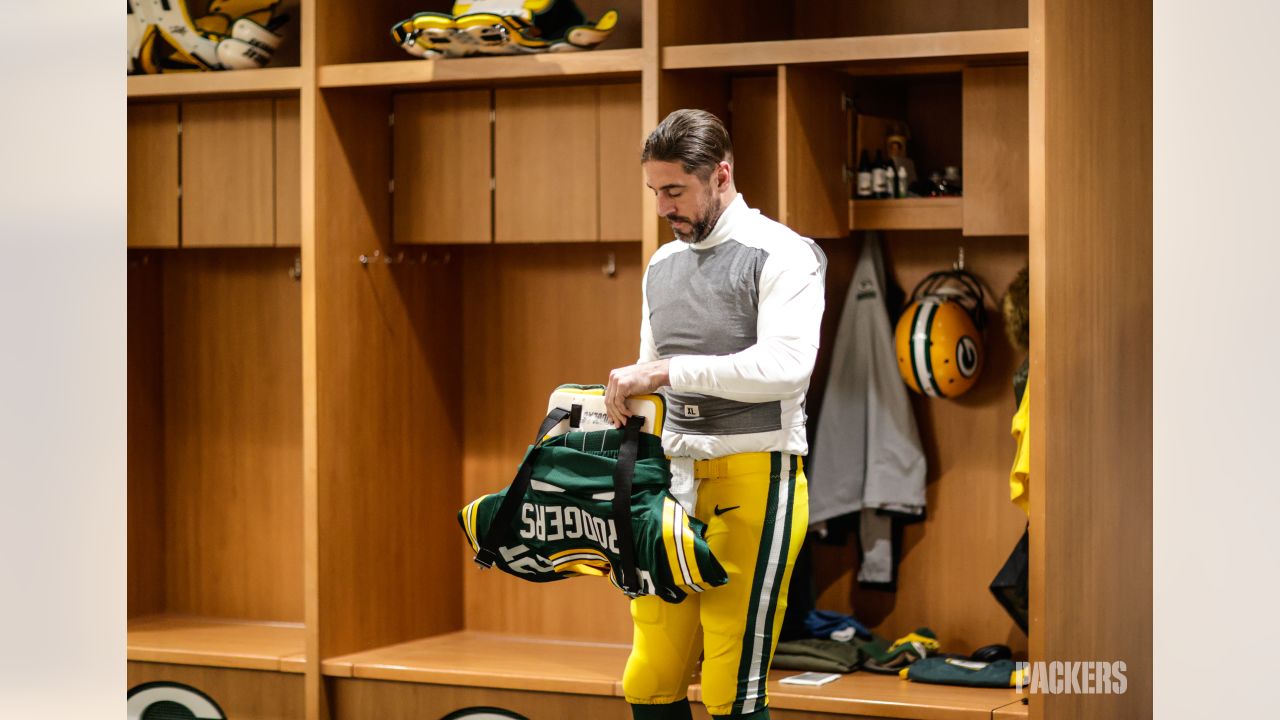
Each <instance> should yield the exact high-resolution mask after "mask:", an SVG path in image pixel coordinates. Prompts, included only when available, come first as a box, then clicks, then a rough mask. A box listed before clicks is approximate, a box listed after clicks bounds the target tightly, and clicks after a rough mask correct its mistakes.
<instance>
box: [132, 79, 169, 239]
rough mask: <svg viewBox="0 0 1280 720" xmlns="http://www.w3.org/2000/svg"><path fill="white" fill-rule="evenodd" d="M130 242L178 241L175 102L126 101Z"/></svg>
mask: <svg viewBox="0 0 1280 720" xmlns="http://www.w3.org/2000/svg"><path fill="white" fill-rule="evenodd" d="M128 125H129V135H128V151H127V152H128V155H127V157H128V163H129V165H128V170H127V173H128V180H127V184H126V188H127V192H128V195H129V197H128V201H127V203H128V204H127V208H128V210H127V213H128V220H127V223H128V245H129V247H148V248H160V247H170V248H176V247H178V106H177V104H175V103H164V104H156V105H150V104H148V105H130V106H129V116H128Z"/></svg>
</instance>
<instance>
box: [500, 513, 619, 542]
mask: <svg viewBox="0 0 1280 720" xmlns="http://www.w3.org/2000/svg"><path fill="white" fill-rule="evenodd" d="M520 518H521V519H522V520H523V522H524V526H523V527H522V528H521V529H520V537H522V538H525V539H535V538H536V539H538V540H542V541H544V542H558V541H560V540H576V539H578V538H585V539H587V540H590V541H591V542H593V543H595V544H596V546H597V547H599V548H601V549H603V550H608V551H609V552H611V553H617V552H618V527H617V526H616V525H614V523H613V518H607V519H606V518H599V517H596V516H595V515H592V514H590V513H588V512H586V511H584V510H582V509H580V508H578V507H576V506H573V505H535V504H533V503H528V502H527V503H525V504H524V505H523V506H522V507H521V509H520Z"/></svg>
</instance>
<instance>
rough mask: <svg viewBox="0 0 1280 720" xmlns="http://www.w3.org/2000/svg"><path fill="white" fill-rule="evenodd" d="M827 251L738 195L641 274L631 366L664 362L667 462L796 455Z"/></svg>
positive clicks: (800, 449) (801, 443) (803, 449)
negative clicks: (703, 230)
mask: <svg viewBox="0 0 1280 720" xmlns="http://www.w3.org/2000/svg"><path fill="white" fill-rule="evenodd" d="M825 272H826V257H825V256H824V255H823V254H822V250H821V249H819V248H818V246H817V245H816V244H815V243H814V242H813V241H812V240H810V239H808V238H805V237H802V236H800V235H798V234H796V233H795V232H793V231H792V230H790V229H789V228H787V227H786V226H784V225H781V224H779V223H777V222H774V221H773V220H770V219H769V218H767V217H765V216H763V215H761V214H760V212H759V211H758V210H754V209H752V208H750V207H747V203H746V201H745V200H743V198H742V195H738V196H737V197H736V198H734V200H733V202H731V203H730V204H729V206H728V207H727V208H725V210H724V212H723V213H722V214H721V215H720V219H719V220H718V221H717V222H716V225H715V227H714V228H713V229H712V231H711V233H710V234H709V235H708V236H707V237H706V238H705V239H703V240H702V241H700V242H697V243H693V244H690V243H685V242H681V241H676V242H669V243H667V244H665V245H663V246H662V247H660V248H658V251H657V252H655V253H654V254H653V257H652V258H650V260H649V266H648V268H647V269H646V270H645V277H644V287H643V290H644V302H643V317H642V321H641V328H640V362H649V361H652V360H658V359H661V358H671V369H670V376H671V384H670V387H668V388H664V390H663V393H664V395H665V396H666V398H667V419H666V423H665V427H664V430H663V434H662V445H663V447H664V448H665V449H666V451H667V453H668V454H669V455H671V456H672V457H692V458H697V459H706V458H714V457H723V456H725V455H732V454H735V453H740V452H760V451H781V452H787V453H794V454H796V455H804V454H806V453H807V452H808V441H807V439H806V437H805V412H804V397H805V392H806V391H807V390H808V388H809V377H810V375H811V374H812V373H813V364H814V360H815V359H816V357H817V354H818V332H819V326H820V324H821V321H822V311H823V307H824V298H823V283H824V280H825Z"/></svg>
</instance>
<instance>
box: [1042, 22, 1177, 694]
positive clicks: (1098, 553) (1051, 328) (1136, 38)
mask: <svg viewBox="0 0 1280 720" xmlns="http://www.w3.org/2000/svg"><path fill="white" fill-rule="evenodd" d="M1029 5H1030V12H1031V31H1032V36H1033V41H1032V43H1033V44H1032V47H1033V52H1032V55H1031V63H1030V66H1029V82H1028V87H1029V93H1030V95H1029V97H1030V122H1029V128H1030V142H1029V147H1030V164H1031V178H1032V179H1031V191H1030V205H1031V220H1030V225H1031V237H1030V246H1031V253H1030V255H1031V284H1030V287H1031V293H1030V295H1031V327H1032V328H1033V331H1032V333H1031V373H1032V378H1033V380H1032V383H1031V385H1030V387H1029V389H1028V392H1030V393H1031V430H1030V432H1031V436H1032V438H1042V439H1040V440H1033V442H1032V445H1031V477H1032V478H1033V480H1034V478H1040V480H1039V481H1038V482H1034V483H1033V485H1032V487H1031V493H1030V495H1031V526H1032V528H1033V531H1032V533H1031V537H1030V568H1031V588H1032V593H1031V653H1032V657H1033V658H1036V659H1044V660H1054V659H1058V658H1063V659H1066V658H1073V659H1074V658H1099V659H1113V658H1114V659H1123V660H1125V661H1126V663H1127V668H1126V677H1127V678H1128V688H1127V690H1126V691H1125V694H1124V695H1121V696H1118V697H1114V698H1113V699H1111V700H1109V701H1106V704H1105V705H1103V704H1102V701H1101V699H1100V697H1099V696H1096V695H1080V694H1075V695H1068V694H1063V695H1046V694H1037V695H1032V696H1031V708H1030V709H1031V717H1033V718H1060V717H1086V716H1092V717H1100V716H1102V715H1103V714H1104V709H1105V715H1106V716H1107V717H1115V718H1131V717H1150V716H1151V712H1152V704H1151V703H1152V692H1153V689H1152V664H1151V659H1152V647H1151V631H1152V559H1151V556H1152V535H1151V523H1152V519H1151V513H1152V507H1151V502H1152V496H1151V483H1152V457H1151V448H1152V397H1151V394H1152V387H1153V386H1152V382H1151V378H1152V352H1151V350H1152V306H1151V303H1152V279H1151V263H1152V215H1151V208H1152V195H1151V178H1150V176H1149V175H1147V174H1146V173H1144V172H1123V171H1122V172H1117V173H1113V174H1110V175H1107V176H1106V182H1099V181H1098V180H1099V175H1098V173H1097V170H1096V168H1095V167H1093V166H1092V165H1091V164H1090V163H1086V162H1082V159H1083V158H1106V160H1107V163H1108V165H1109V167H1115V168H1120V169H1121V170H1125V169H1128V168H1149V167H1151V145H1152V124H1151V105H1152V84H1151V72H1152V70H1151V42H1152V35H1151V29H1152V11H1151V7H1150V6H1148V5H1144V4H1141V3H1112V2H1106V1H1105V0H1086V1H1084V2H1076V3H1071V5H1070V6H1063V5H1058V4H1056V3H1048V2H1045V0H1031V2H1030V3H1029ZM1082 38H1087V39H1088V42H1089V52H1088V53H1082V52H1080V44H1081V39H1082ZM1098 98H1103V99H1104V101H1103V102H1101V103H1100V102H1098ZM1121 338H1123V346H1120V347H1117V345H1116V343H1117V342H1119V341H1120V339H1121ZM1119 398H1122V400H1118V399H1119ZM1082 448H1088V451H1087V452H1082ZM1036 529H1038V531H1036Z"/></svg>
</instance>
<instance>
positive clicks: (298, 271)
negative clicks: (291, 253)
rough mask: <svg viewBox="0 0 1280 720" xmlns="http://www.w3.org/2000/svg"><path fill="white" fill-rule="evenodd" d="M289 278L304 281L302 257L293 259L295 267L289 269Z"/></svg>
mask: <svg viewBox="0 0 1280 720" xmlns="http://www.w3.org/2000/svg"><path fill="white" fill-rule="evenodd" d="M289 277H291V278H293V279H294V280H301V279H302V257H301V256H295V257H294V258H293V267H291V268H289Z"/></svg>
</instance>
